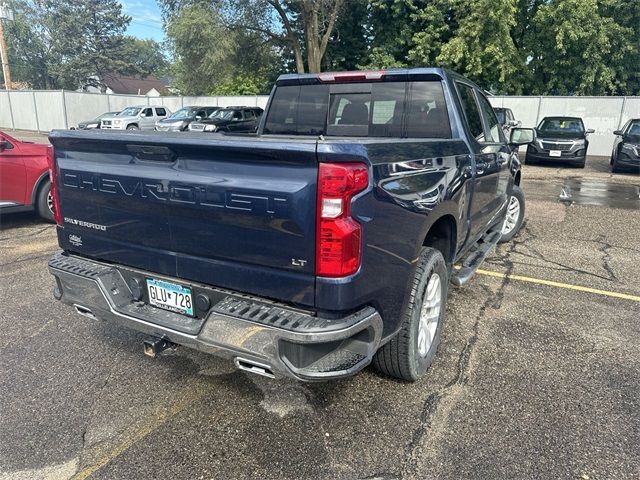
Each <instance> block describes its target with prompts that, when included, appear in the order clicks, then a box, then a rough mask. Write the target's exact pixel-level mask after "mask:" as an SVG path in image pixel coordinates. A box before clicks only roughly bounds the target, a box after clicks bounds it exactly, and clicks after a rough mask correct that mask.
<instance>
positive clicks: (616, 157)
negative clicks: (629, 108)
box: [610, 118, 640, 173]
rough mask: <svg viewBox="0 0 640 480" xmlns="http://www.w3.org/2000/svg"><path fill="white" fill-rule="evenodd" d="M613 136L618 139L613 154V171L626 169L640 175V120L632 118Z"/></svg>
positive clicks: (614, 143) (615, 141)
mask: <svg viewBox="0 0 640 480" xmlns="http://www.w3.org/2000/svg"><path fill="white" fill-rule="evenodd" d="M613 134H614V135H615V136H616V139H615V140H614V142H613V152H612V153H611V162H610V164H611V171H612V172H620V171H622V170H623V169H626V170H629V171H632V172H634V173H640V118H632V119H631V120H629V121H628V122H627V123H625V124H624V126H623V127H622V128H621V129H620V130H616V131H615V132H613Z"/></svg>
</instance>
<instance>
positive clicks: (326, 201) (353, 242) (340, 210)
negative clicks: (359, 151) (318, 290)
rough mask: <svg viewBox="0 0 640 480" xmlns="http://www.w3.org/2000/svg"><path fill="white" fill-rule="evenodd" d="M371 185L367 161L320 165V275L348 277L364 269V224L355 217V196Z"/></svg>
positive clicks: (318, 259) (317, 237) (318, 269)
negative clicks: (362, 258) (362, 260)
mask: <svg viewBox="0 0 640 480" xmlns="http://www.w3.org/2000/svg"><path fill="white" fill-rule="evenodd" d="M367 185H369V171H368V170H367V166H366V165H365V164H364V163H321V164H320V168H319V170H318V218H317V221H316V222H317V223H316V229H317V234H316V275H318V276H321V277H346V276H347V275H351V274H353V273H355V272H357V271H358V268H360V254H361V250H362V227H361V226H360V224H359V223H358V222H357V221H356V220H354V219H353V218H352V217H351V199H352V198H353V196H354V195H356V194H357V193H358V192H361V191H362V190H364V189H365V188H367Z"/></svg>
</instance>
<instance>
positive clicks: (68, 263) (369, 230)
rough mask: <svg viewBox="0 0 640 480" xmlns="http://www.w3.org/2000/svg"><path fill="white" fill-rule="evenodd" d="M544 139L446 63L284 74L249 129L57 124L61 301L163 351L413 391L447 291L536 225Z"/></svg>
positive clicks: (54, 167) (428, 358) (54, 269)
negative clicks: (539, 147)
mask: <svg viewBox="0 0 640 480" xmlns="http://www.w3.org/2000/svg"><path fill="white" fill-rule="evenodd" d="M533 136H534V132H533V130H532V129H518V128H514V129H513V130H512V132H511V139H510V140H507V139H506V138H505V137H504V133H503V130H502V128H501V126H500V123H499V122H498V120H497V118H496V115H495V112H494V110H493V109H492V108H491V105H490V103H489V101H488V100H487V97H486V96H485V93H484V92H483V91H482V90H481V89H480V88H478V87H477V86H476V85H474V84H473V83H471V82H470V81H468V80H466V79H465V78H463V77H461V76H459V75H456V74H455V73H452V72H449V71H446V70H443V69H432V68H416V69H400V70H387V71H372V72H338V73H321V74H304V75H282V76H280V77H279V79H278V80H277V83H276V85H275V86H274V88H273V91H272V94H271V96H270V99H269V102H268V105H267V108H266V113H265V114H264V115H263V118H262V119H261V122H260V125H259V127H258V130H257V132H256V133H252V134H246V133H245V134H236V135H233V134H227V133H215V134H200V133H194V134H193V135H184V134H180V133H175V134H174V133H167V132H162V133H160V132H155V133H150V134H140V133H136V132H134V133H131V132H122V133H117V132H113V131H104V130H101V131H95V132H82V131H54V132H52V133H51V135H50V137H49V138H50V140H51V143H52V144H53V145H54V150H53V153H52V155H51V158H50V167H51V178H52V185H53V196H54V202H55V217H56V221H57V232H58V239H59V244H60V247H61V248H62V250H63V251H62V252H61V253H59V254H56V255H55V256H54V257H53V258H51V260H50V262H49V269H50V272H51V273H52V274H53V275H54V277H55V280H56V285H55V287H54V296H55V298H56V299H58V300H61V301H62V302H63V303H65V304H67V305H70V306H72V307H73V308H75V310H76V311H77V312H78V313H79V314H81V315H84V316H85V317H89V318H91V319H98V320H102V321H107V322H112V323H113V324H117V325H121V326H124V327H129V328H132V329H134V330H137V331H139V332H143V333H144V334H145V336H144V338H145V340H144V351H145V353H147V354H148V355H150V356H155V355H156V354H158V353H160V352H161V351H162V350H163V349H165V348H168V347H171V348H174V347H175V346H176V345H183V346H187V347H192V348H195V349H198V350H200V351H203V352H208V353H211V354H214V355H218V356H221V357H225V358H228V359H230V360H232V361H233V362H234V363H235V365H236V366H237V367H238V368H239V369H241V370H245V371H248V372H252V373H255V374H260V375H264V376H268V377H283V376H288V377H293V378H295V379H298V380H306V381H312V380H327V379H335V378H340V377H344V376H348V375H352V374H354V373H356V372H358V371H360V370H362V369H363V368H364V367H365V366H367V365H368V364H370V363H373V364H374V366H375V367H376V368H377V369H378V370H380V371H381V372H383V373H384V374H387V375H390V376H392V377H396V378H399V379H404V380H408V381H415V380H417V379H418V378H420V377H421V376H422V375H423V374H424V373H425V372H426V371H427V369H428V368H429V366H430V365H431V363H432V361H433V359H434V355H435V353H436V350H437V348H438V344H439V342H440V338H441V336H442V328H443V322H444V318H445V310H446V300H447V292H448V288H449V284H450V283H452V284H454V285H457V286H460V285H463V284H465V283H466V282H468V281H469V279H470V278H471V277H472V275H473V273H474V272H475V270H476V269H477V267H478V266H479V265H480V263H481V262H482V261H483V259H484V258H485V256H486V255H487V254H488V253H489V252H490V251H491V250H492V248H493V247H494V246H495V245H496V243H497V242H499V241H507V240H509V239H510V238H512V237H513V236H514V235H515V234H516V232H517V231H518V229H519V228H520V225H521V224H522V221H523V217H524V208H525V204H524V197H523V195H522V192H521V190H520V188H519V185H520V182H521V171H520V163H519V162H518V158H517V155H516V151H517V148H516V147H517V145H520V144H525V143H528V142H530V141H532V140H533Z"/></svg>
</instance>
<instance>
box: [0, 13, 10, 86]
mask: <svg viewBox="0 0 640 480" xmlns="http://www.w3.org/2000/svg"><path fill="white" fill-rule="evenodd" d="M5 19H6V20H13V12H12V11H11V10H9V8H7V7H6V6H5V5H4V4H2V3H0V63H2V76H3V77H4V88H6V89H7V90H11V71H10V70H9V51H8V50H7V42H5V40H4V27H3V25H2V21H3V20H5Z"/></svg>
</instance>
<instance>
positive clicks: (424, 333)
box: [418, 273, 442, 357]
mask: <svg viewBox="0 0 640 480" xmlns="http://www.w3.org/2000/svg"><path fill="white" fill-rule="evenodd" d="M441 306H442V281H441V280H440V275H438V274H437V273H433V274H432V275H431V278H430V279H429V283H427V288H426V292H425V296H424V298H423V300H422V308H421V309H420V324H419V325H418V353H419V354H420V356H421V357H426V356H427V353H429V349H430V348H431V344H432V343H433V339H434V338H435V336H436V330H437V328H438V320H439V318H440V308H441Z"/></svg>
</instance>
